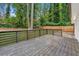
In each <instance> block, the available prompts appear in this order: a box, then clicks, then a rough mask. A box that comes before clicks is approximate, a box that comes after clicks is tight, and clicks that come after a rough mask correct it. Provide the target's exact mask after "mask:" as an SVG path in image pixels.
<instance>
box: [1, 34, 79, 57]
mask: <svg viewBox="0 0 79 59" xmlns="http://www.w3.org/2000/svg"><path fill="white" fill-rule="evenodd" d="M78 55H79V43H78V41H77V40H76V39H73V38H66V37H61V36H53V35H44V36H41V37H38V38H33V39H30V40H26V41H22V42H19V43H16V44H12V45H8V46H4V47H0V56H78Z"/></svg>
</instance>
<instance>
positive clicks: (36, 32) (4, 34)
mask: <svg viewBox="0 0 79 59" xmlns="http://www.w3.org/2000/svg"><path fill="white" fill-rule="evenodd" d="M56 32H57V33H59V35H61V36H62V30H58V29H54V30H53V29H33V30H27V29H16V30H2V31H1V30H0V46H3V45H7V44H10V43H17V42H19V41H23V40H29V39H32V38H35V37H40V36H42V35H46V34H52V35H56V34H57V33H56ZM55 33H56V34H55Z"/></svg>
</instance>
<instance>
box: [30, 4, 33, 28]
mask: <svg viewBox="0 0 79 59" xmlns="http://www.w3.org/2000/svg"><path fill="white" fill-rule="evenodd" d="M33 10H34V4H33V3H32V4H31V28H30V29H33Z"/></svg>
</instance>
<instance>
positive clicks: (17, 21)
mask: <svg viewBox="0 0 79 59" xmlns="http://www.w3.org/2000/svg"><path fill="white" fill-rule="evenodd" d="M1 6H2V7H4V6H6V9H5V12H4V11H3V10H0V15H1V12H3V13H4V15H3V17H2V18H1V16H0V27H3V28H5V27H7V28H28V27H29V26H30V24H33V26H35V27H39V26H69V25H71V13H70V12H71V9H70V4H68V3H35V4H34V5H33V6H32V4H31V3H28V4H20V3H19V4H17V3H15V4H9V3H8V4H5V5H0V9H1V8H2V7H1ZM12 9H13V10H14V13H13V14H14V16H11V10H12ZM32 9H33V10H32ZM32 11H33V13H31V12H32ZM31 15H32V16H33V17H31ZM31 19H33V22H31Z"/></svg>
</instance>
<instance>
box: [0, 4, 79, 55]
mask: <svg viewBox="0 0 79 59" xmlns="http://www.w3.org/2000/svg"><path fill="white" fill-rule="evenodd" d="M73 46H74V47H73ZM0 55H2V56H5V55H6V56H18V55H21V56H26V55H27V56H28V55H30V56H33V55H35V56H40V55H41V56H43V55H44V56H46V55H48V56H54V55H55V56H56V55H57V56H59V55H65V56H70V55H79V43H78V41H77V40H76V39H75V37H74V24H73V23H72V22H71V4H70V3H1V4H0Z"/></svg>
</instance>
